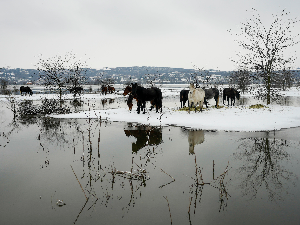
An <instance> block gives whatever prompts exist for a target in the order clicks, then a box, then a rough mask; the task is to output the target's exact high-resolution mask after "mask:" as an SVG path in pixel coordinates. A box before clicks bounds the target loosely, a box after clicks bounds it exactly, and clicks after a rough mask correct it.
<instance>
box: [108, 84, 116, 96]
mask: <svg viewBox="0 0 300 225" xmlns="http://www.w3.org/2000/svg"><path fill="white" fill-rule="evenodd" d="M107 91H108V93H110V94H112V93H114V92H115V91H116V90H115V88H114V87H113V86H109V85H108V87H107Z"/></svg>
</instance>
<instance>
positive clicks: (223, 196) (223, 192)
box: [188, 155, 231, 224]
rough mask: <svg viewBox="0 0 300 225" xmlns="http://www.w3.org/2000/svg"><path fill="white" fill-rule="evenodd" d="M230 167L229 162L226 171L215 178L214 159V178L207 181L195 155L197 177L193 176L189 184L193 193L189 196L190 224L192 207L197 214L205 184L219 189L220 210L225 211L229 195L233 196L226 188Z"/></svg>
mask: <svg viewBox="0 0 300 225" xmlns="http://www.w3.org/2000/svg"><path fill="white" fill-rule="evenodd" d="M228 167H229V162H228V165H227V167H226V168H225V170H224V172H223V173H222V174H220V175H219V176H218V177H216V178H215V174H214V168H215V163H214V161H213V169H212V171H213V174H212V180H210V182H205V181H204V179H203V175H202V170H201V168H200V167H198V165H197V160H196V155H195V177H191V178H192V179H193V183H192V184H191V185H190V186H189V187H190V191H189V193H190V195H191V196H190V198H189V202H190V204H189V209H188V215H189V222H190V224H192V222H191V208H193V206H194V214H196V208H197V203H198V202H199V203H200V204H201V199H202V196H203V190H204V186H210V187H213V188H214V189H216V190H218V193H219V203H220V206H219V212H220V211H221V210H223V211H224V210H225V208H226V207H227V201H228V200H229V197H231V196H230V194H229V193H228V192H227V188H226V185H227V182H226V181H225V178H226V177H227V176H228V171H229V168H228ZM192 202H193V203H194V204H193V206H192Z"/></svg>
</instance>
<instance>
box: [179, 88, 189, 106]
mask: <svg viewBox="0 0 300 225" xmlns="http://www.w3.org/2000/svg"><path fill="white" fill-rule="evenodd" d="M188 100H189V90H181V91H180V107H181V108H182V107H184V106H185V103H186V101H188Z"/></svg>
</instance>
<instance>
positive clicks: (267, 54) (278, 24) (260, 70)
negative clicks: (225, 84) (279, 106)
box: [236, 9, 299, 104]
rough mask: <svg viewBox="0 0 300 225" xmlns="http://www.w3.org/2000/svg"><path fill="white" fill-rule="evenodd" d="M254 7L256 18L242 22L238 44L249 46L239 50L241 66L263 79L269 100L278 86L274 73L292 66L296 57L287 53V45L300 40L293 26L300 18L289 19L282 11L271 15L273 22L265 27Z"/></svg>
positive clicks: (290, 45)
mask: <svg viewBox="0 0 300 225" xmlns="http://www.w3.org/2000/svg"><path fill="white" fill-rule="evenodd" d="M253 10H254V15H253V18H251V19H250V20H248V21H247V22H246V23H242V25H243V26H242V28H241V33H240V34H238V37H239V39H238V40H236V41H237V42H238V44H239V45H240V46H241V47H242V48H243V49H244V50H246V52H245V53H240V54H238V56H239V59H240V62H237V63H239V64H240V65H241V67H242V68H245V69H247V70H248V71H252V72H255V74H256V76H257V78H259V79H260V80H261V81H262V82H263V87H264V91H263V92H262V96H261V97H265V99H266V100H267V104H270V103H271V98H272V96H277V95H273V93H274V92H276V89H274V88H273V86H272V84H273V83H274V77H275V76H276V74H278V73H280V72H281V71H283V70H284V69H287V68H290V66H291V64H292V63H293V62H294V61H295V57H293V56H286V55H287V53H286V51H285V50H286V49H287V48H289V47H292V46H294V45H296V44H298V42H299V34H297V35H293V34H292V29H293V28H294V26H295V23H297V22H299V20H297V19H290V18H289V13H288V12H286V11H285V10H282V12H281V13H280V14H279V15H272V16H273V22H272V23H271V24H270V26H269V27H266V26H265V24H264V23H263V22H262V20H261V17H260V15H259V14H258V12H257V11H256V10H255V9H253Z"/></svg>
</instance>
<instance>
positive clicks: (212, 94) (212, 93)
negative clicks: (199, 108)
mask: <svg viewBox="0 0 300 225" xmlns="http://www.w3.org/2000/svg"><path fill="white" fill-rule="evenodd" d="M204 91H205V97H204V104H205V105H206V108H208V106H207V103H208V102H207V100H209V99H212V98H214V99H215V101H216V108H217V107H218V105H219V90H218V89H217V88H209V89H204Z"/></svg>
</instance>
